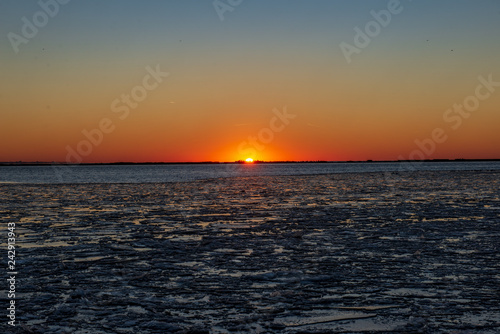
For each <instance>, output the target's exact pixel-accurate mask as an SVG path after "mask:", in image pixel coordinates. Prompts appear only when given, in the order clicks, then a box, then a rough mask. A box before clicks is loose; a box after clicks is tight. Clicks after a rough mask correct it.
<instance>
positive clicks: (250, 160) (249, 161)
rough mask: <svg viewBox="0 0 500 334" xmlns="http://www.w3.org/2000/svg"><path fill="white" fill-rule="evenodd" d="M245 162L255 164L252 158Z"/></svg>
mask: <svg viewBox="0 0 500 334" xmlns="http://www.w3.org/2000/svg"><path fill="white" fill-rule="evenodd" d="M245 161H246V162H247V163H249V164H251V163H252V162H253V159H252V158H247V159H246V160H245Z"/></svg>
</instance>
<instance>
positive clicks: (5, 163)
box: [0, 158, 500, 166]
mask: <svg viewBox="0 0 500 334" xmlns="http://www.w3.org/2000/svg"><path fill="white" fill-rule="evenodd" d="M474 161H478V162H479V161H500V158H491V159H489V158H488V159H463V158H457V159H424V160H372V159H367V160H273V161H263V160H254V161H253V162H250V163H249V162H246V161H244V160H236V161H170V162H161V161H157V162H153V161H150V162H132V161H117V162H82V163H68V162H58V161H2V162H0V166H29V165H31V166H41V165H43V166H46V165H68V166H74V165H86V166H88V165H183V164H184V165H190V164H200V165H202V164H248V165H251V164H270V163H278V164H286V163H398V162H410V163H415V162H474Z"/></svg>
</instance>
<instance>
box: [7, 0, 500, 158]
mask: <svg viewBox="0 0 500 334" xmlns="http://www.w3.org/2000/svg"><path fill="white" fill-rule="evenodd" d="M499 32H500V2H499V1H496V0H470V1H468V0H441V1H431V0H420V1H419V0H413V1H411V0H401V1H397V0H384V1H379V0H373V1H361V0H350V1H340V0H307V1H306V0H273V1H269V0H216V1H213V0H206V1H205V0H144V1H130V0H108V1H99V0H85V1H84V0H71V1H68V0H40V1H29V0H25V1H19V0H0V161H25V162H31V161H46V162H51V161H58V162H74V163H80V162H86V163H90V162H120V161H127V162H128V161H130V162H175V161H186V162H187V161H235V160H240V159H246V158H249V157H250V158H253V159H258V160H266V161H279V160H294V161H296V160H301V161H303V160H328V161H343V160H368V159H371V160H398V159H400V160H404V159H488V158H500V154H499V150H498V148H499V147H500V131H498V130H499V125H500V57H499V55H500V43H498V33H499Z"/></svg>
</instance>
